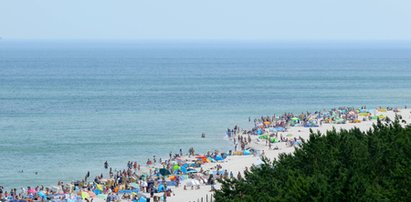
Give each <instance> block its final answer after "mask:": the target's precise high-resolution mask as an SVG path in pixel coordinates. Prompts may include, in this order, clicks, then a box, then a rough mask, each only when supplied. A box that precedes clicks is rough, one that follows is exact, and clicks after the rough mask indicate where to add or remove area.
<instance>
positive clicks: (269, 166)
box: [215, 119, 411, 202]
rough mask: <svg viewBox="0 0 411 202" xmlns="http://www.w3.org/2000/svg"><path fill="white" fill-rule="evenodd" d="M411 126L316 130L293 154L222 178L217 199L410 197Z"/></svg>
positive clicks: (219, 201) (366, 199) (331, 199)
mask: <svg viewBox="0 0 411 202" xmlns="http://www.w3.org/2000/svg"><path fill="white" fill-rule="evenodd" d="M410 189H411V127H410V126H405V127H402V126H401V125H400V124H399V121H398V119H397V120H396V121H394V122H393V123H390V124H383V123H381V122H380V121H378V122H377V124H376V125H374V126H373V127H372V128H371V129H370V130H369V131H367V132H362V131H360V130H359V129H358V128H354V129H351V130H341V131H336V130H335V129H334V130H332V131H328V132H327V133H326V134H321V133H319V132H316V133H314V132H312V131H311V134H310V138H309V140H308V141H305V142H304V144H302V146H301V148H297V149H296V151H295V152H294V153H292V154H281V155H280V156H279V158H278V159H277V160H274V161H273V162H271V161H269V160H267V159H264V164H262V165H259V166H253V167H252V168H251V169H250V171H249V172H247V173H245V176H244V178H242V179H240V180H239V179H226V180H223V181H222V188H221V190H218V191H216V193H215V199H216V201H217V202H226V201H407V200H410V199H411V194H410Z"/></svg>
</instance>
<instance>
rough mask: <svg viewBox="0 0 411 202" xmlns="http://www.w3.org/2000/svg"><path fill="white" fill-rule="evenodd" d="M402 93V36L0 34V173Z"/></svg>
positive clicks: (71, 170) (142, 153)
mask: <svg viewBox="0 0 411 202" xmlns="http://www.w3.org/2000/svg"><path fill="white" fill-rule="evenodd" d="M410 104H411V48H408V47H390V46H388V47H387V46H372V47H367V46H364V47H362V46H354V47H350V46H338V45H336V46H332V45H330V46H327V45H323V46H320V47H316V46H313V47H311V46H309V45H305V46H287V45H281V46H276V45H275V44H271V45H265V44H258V45H253V44H242V45H236V44H220V45H219V44H214V45H204V44H203V45H201V44H200V45H199V44H182V45H181V44H166V45H161V44H138V43H130V44H128V43H120V44H116V43H109V44H98V43H90V44H83V43H75V44H71V43H51V42H47V43H46V42H42V43H40V42H39V43H26V42H19V43H17V42H16V43H5V42H1V41H0V185H3V186H6V187H20V186H27V185H31V186H33V185H39V184H44V185H54V184H55V183H56V182H57V180H64V181H66V182H70V181H72V180H75V179H81V178H83V176H84V175H85V173H86V172H87V171H90V172H91V175H92V176H95V175H98V174H100V173H101V172H104V174H106V172H105V171H103V169H102V168H103V163H104V161H106V160H107V161H108V162H109V164H110V165H111V166H112V167H113V168H117V169H123V168H125V167H126V163H127V161H129V160H137V161H139V162H141V163H142V162H145V161H146V160H147V158H151V157H152V156H153V155H156V156H157V158H158V157H166V156H168V153H169V152H170V151H172V152H178V149H179V148H182V149H183V151H184V152H185V151H187V149H188V148H189V147H191V146H193V147H194V148H196V150H197V151H202V152H205V151H207V150H213V149H220V150H226V151H227V150H228V149H230V148H231V146H230V145H229V143H228V142H227V141H226V140H225V139H224V132H225V130H226V129H227V128H228V127H233V126H234V125H235V124H239V125H240V126H243V127H249V126H250V124H249V123H248V117H252V118H253V117H256V116H260V115H272V114H273V113H282V112H286V111H287V112H288V111H292V112H298V113H299V112H302V111H307V110H318V109H323V108H330V107H335V106H347V105H349V106H361V105H367V106H369V107H376V106H386V105H389V106H403V105H410ZM202 132H204V133H206V138H205V139H202V138H200V135H201V133H202ZM19 170H23V171H24V172H23V173H19V172H18V171H19ZM35 172H38V174H37V175H35V174H34V173H35Z"/></svg>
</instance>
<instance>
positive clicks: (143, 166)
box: [0, 106, 407, 202]
mask: <svg viewBox="0 0 411 202" xmlns="http://www.w3.org/2000/svg"><path fill="white" fill-rule="evenodd" d="M405 108H407V107H406V106H405ZM387 111H393V112H399V111H400V109H399V108H390V107H379V108H376V109H373V110H370V109H368V108H367V107H366V106H362V107H359V108H354V107H339V108H333V109H331V110H321V111H315V112H303V113H300V114H294V113H284V114H280V115H277V114H273V115H272V116H261V117H259V118H255V119H254V120H253V121H252V120H251V118H249V119H248V121H249V122H250V123H253V125H254V127H252V128H251V129H248V130H247V129H242V128H240V126H238V125H236V126H234V127H233V128H228V129H227V130H226V133H225V135H226V137H227V138H228V139H229V140H230V141H229V142H232V143H233V150H229V151H227V152H225V151H218V150H213V151H208V152H206V153H204V154H200V153H198V152H196V150H195V148H193V147H191V148H189V149H188V150H187V151H185V152H183V150H182V149H179V150H178V152H175V153H172V152H170V153H169V154H168V157H167V158H159V157H157V156H152V157H150V158H148V159H147V161H146V162H137V161H128V162H127V164H126V165H125V168H124V169H123V170H113V169H112V168H111V166H110V162H107V161H106V162H104V163H102V165H101V166H103V167H104V169H105V170H106V171H107V173H105V174H103V173H102V174H100V175H98V176H94V177H92V176H90V172H86V174H85V176H84V179H81V180H76V181H72V182H71V183H64V182H61V181H59V182H58V183H57V184H56V185H55V186H43V185H40V186H35V187H31V186H28V187H20V188H12V189H10V190H5V189H4V187H2V186H0V201H13V202H14V201H16V202H17V201H56V202H60V201H66V202H77V201H93V200H99V201H120V200H127V201H134V202H147V201H167V200H168V199H169V198H172V197H173V196H174V195H175V193H174V191H173V189H175V188H177V187H183V189H184V190H192V189H193V190H194V189H200V188H201V186H200V185H207V186H210V188H211V190H215V189H217V188H218V187H217V186H218V180H219V179H228V178H242V177H243V176H242V173H241V172H236V173H233V172H232V171H230V170H227V169H222V167H221V166H220V164H219V163H220V162H223V161H224V160H225V159H226V158H227V157H229V156H249V155H251V156H264V155H265V153H264V150H257V149H256V148H253V147H251V146H250V143H251V142H252V141H254V140H255V141H256V142H258V143H262V144H265V145H266V146H267V147H268V148H267V149H269V150H276V149H278V147H277V146H276V143H285V144H286V145H287V146H288V147H298V146H300V145H301V144H302V143H303V140H302V138H301V137H295V136H292V135H288V134H287V130H289V129H290V128H292V127H307V128H315V127H320V126H321V125H323V124H346V123H360V122H362V121H370V120H377V119H381V120H383V119H386V117H385V116H384V115H381V114H380V115H377V113H376V112H387ZM400 118H401V117H400ZM201 137H202V138H206V137H205V134H204V133H203V134H201ZM210 147H211V146H210ZM207 164H211V165H212V166H209V167H208V168H205V167H204V165H207ZM245 170H246V171H248V168H247V167H246V168H245ZM21 172H23V171H21Z"/></svg>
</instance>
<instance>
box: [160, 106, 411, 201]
mask: <svg viewBox="0 0 411 202" xmlns="http://www.w3.org/2000/svg"><path fill="white" fill-rule="evenodd" d="M381 114H382V115H384V116H387V117H389V118H390V119H391V120H394V119H395V116H396V115H400V116H402V118H403V119H404V120H405V121H406V122H407V123H410V121H411V110H410V109H401V111H400V112H398V113H395V112H393V111H388V112H377V115H381ZM376 122H377V121H376V120H371V121H363V122H361V123H346V124H323V125H322V126H319V127H314V128H307V127H291V128H289V129H288V130H287V131H286V132H281V133H283V134H291V135H292V136H291V137H301V138H303V139H306V140H307V139H309V135H310V129H312V130H313V131H314V132H316V131H320V132H321V133H322V134H324V133H326V131H328V130H332V129H333V128H335V129H336V130H341V129H352V128H354V127H356V128H359V129H360V130H361V131H367V130H369V129H370V128H371V127H372V125H373V124H375V123H376ZM403 125H404V123H403ZM249 146H250V147H252V148H255V149H257V150H259V151H263V150H264V152H265V156H266V157H267V158H269V159H270V160H273V159H276V158H277V157H278V156H279V154H281V153H292V152H293V151H294V150H295V147H289V146H287V145H286V143H284V142H281V143H275V144H273V145H272V146H273V147H275V146H277V147H278V150H274V149H269V148H268V146H267V145H266V144H265V142H264V141H258V137H257V136H252V142H251V144H250V145H249ZM259 161H260V157H258V156H251V155H250V156H229V157H227V159H225V160H224V162H222V163H218V164H220V165H221V166H222V170H225V169H226V170H229V171H232V172H233V173H237V172H241V173H243V172H244V170H245V168H246V167H250V166H252V165H256V164H258V163H259ZM213 164H214V163H211V165H208V166H209V167H212V165H213ZM210 190H211V187H210V186H209V185H208V186H207V185H202V186H201V188H200V189H199V190H194V191H191V190H188V191H187V190H183V189H182V188H177V189H174V192H175V196H173V197H170V198H168V199H167V201H172V202H179V201H197V199H200V201H201V198H203V199H204V200H205V199H206V195H210Z"/></svg>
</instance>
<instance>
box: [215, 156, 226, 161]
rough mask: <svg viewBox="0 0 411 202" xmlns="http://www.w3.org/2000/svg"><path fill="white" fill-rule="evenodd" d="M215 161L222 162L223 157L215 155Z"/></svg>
mask: <svg viewBox="0 0 411 202" xmlns="http://www.w3.org/2000/svg"><path fill="white" fill-rule="evenodd" d="M215 160H217V161H222V160H224V159H223V157H222V156H221V155H217V156H216V157H215Z"/></svg>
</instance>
